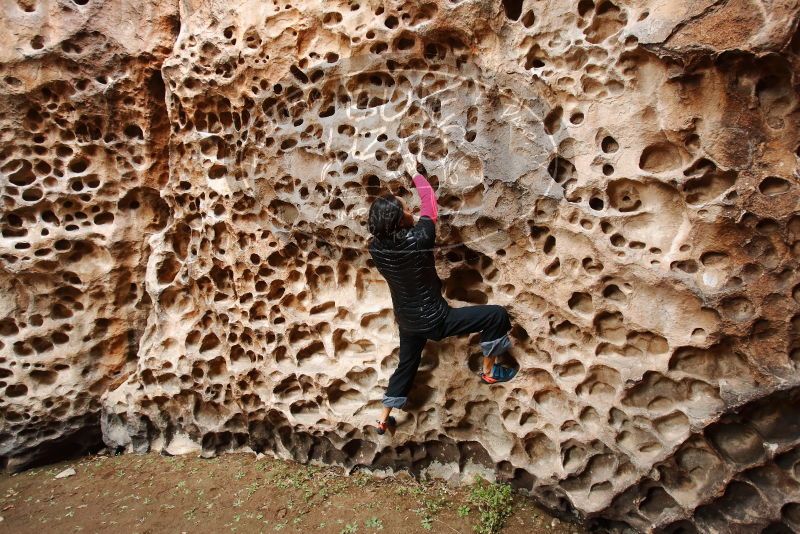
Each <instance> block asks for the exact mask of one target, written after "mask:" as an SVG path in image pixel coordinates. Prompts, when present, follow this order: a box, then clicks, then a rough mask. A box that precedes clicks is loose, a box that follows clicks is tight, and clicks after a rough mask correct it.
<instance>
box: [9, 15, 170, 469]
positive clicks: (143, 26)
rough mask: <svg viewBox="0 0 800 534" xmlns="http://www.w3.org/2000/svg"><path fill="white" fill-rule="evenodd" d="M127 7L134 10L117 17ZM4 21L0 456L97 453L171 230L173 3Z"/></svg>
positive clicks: (12, 463)
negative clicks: (168, 90) (104, 398)
mask: <svg viewBox="0 0 800 534" xmlns="http://www.w3.org/2000/svg"><path fill="white" fill-rule="evenodd" d="M126 6H128V7H126ZM139 8H140V9H141V12H142V13H144V14H146V15H147V16H146V17H142V18H140V19H138V20H137V18H136V17H135V16H134V11H132V10H131V9H130V6H129V4H128V3H126V2H105V3H103V2H96V1H94V0H92V1H90V2H80V3H79V2H72V1H42V0H19V1H8V2H3V4H2V7H0V10H1V11H0V12H1V13H2V16H0V35H2V37H1V38H0V176H1V179H2V207H1V208H0V213H2V218H0V230H1V231H2V237H0V283H2V287H3V288H4V291H3V292H2V295H0V386H2V388H3V392H2V395H1V396H0V421H2V423H0V457H1V458H2V459H3V461H2V464H5V465H6V467H8V468H16V467H17V466H22V465H25V464H29V463H31V462H36V461H40V460H43V459H46V458H47V457H50V456H52V455H54V454H55V455H59V454H69V453H70V452H73V451H74V452H80V450H81V449H82V448H84V447H85V446H86V445H88V444H90V443H92V442H97V440H98V438H99V436H100V432H99V414H100V395H101V394H102V393H103V392H104V391H106V390H107V389H108V388H109V387H110V386H111V385H112V384H118V383H120V382H121V381H122V380H124V378H125V376H126V374H127V373H130V372H132V371H134V370H135V369H136V359H137V354H138V350H139V339H140V338H141V335H142V332H143V329H144V326H145V322H146V320H147V315H148V314H149V312H150V309H151V304H150V296H149V294H148V293H147V290H146V288H145V279H144V274H145V267H146V264H147V259H148V257H149V255H150V245H149V244H148V241H147V239H148V237H149V236H150V235H152V234H153V233H154V232H155V231H156V230H158V229H159V228H162V227H163V226H164V225H165V224H166V223H167V219H168V217H169V211H168V206H167V204H166V203H165V202H164V201H163V200H161V199H160V198H159V189H160V188H161V187H162V186H164V185H165V184H166V183H167V177H168V173H169V170H168V161H167V153H166V148H167V138H168V136H169V121H168V120H167V117H166V106H165V103H164V93H165V89H164V83H163V81H162V78H161V73H160V64H161V62H162V61H163V60H164V58H165V57H166V55H167V54H168V53H169V50H170V48H171V45H172V43H173V42H174V40H175V37H176V35H177V29H178V19H177V13H176V7H175V5H174V2H173V3H171V2H155V1H153V2H140V3H139Z"/></svg>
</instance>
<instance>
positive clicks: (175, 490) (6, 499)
mask: <svg viewBox="0 0 800 534" xmlns="http://www.w3.org/2000/svg"><path fill="white" fill-rule="evenodd" d="M70 467H72V468H74V469H75V471H76V474H75V475H73V476H70V477H68V478H62V479H56V478H55V476H56V475H57V474H58V473H60V472H62V471H63V470H65V469H68V468H70ZM476 487H479V486H472V487H464V488H450V487H448V486H447V485H446V484H445V483H443V482H442V481H438V480H436V481H426V482H418V481H415V480H413V479H412V478H411V477H410V476H405V475H401V476H400V477H395V478H385V479H379V478H377V477H374V476H371V475H369V474H367V473H356V474H354V475H352V476H346V475H344V474H343V470H342V469H341V468H336V467H318V466H311V465H303V464H299V463H294V462H287V461H283V460H277V459H274V458H270V457H265V458H262V459H258V460H257V459H256V458H255V457H254V456H253V455H246V454H228V455H223V456H220V457H218V458H214V459H210V460H204V459H200V458H196V457H193V456H191V457H190V456H176V457H166V456H161V455H158V454H146V455H122V456H102V455H98V456H89V457H85V458H83V459H80V460H75V461H71V462H63V463H59V464H54V465H49V466H46V467H40V468H35V469H31V470H28V471H24V472H21V473H17V474H14V475H8V474H3V475H0V516H1V518H0V532H13V533H15V534H25V533H36V534H43V533H45V532H46V533H57V534H61V533H69V532H109V533H112V532H113V533H115V534H120V533H124V534H133V533H141V534H146V533H151V534H155V533H162V532H169V533H173V532H174V533H187V534H194V533H199V532H239V533H244V532H246V533H249V532H277V531H284V532H300V531H305V532H311V531H314V532H323V533H332V534H353V533H370V532H377V531H383V532H387V533H395V532H402V533H404V534H405V533H409V534H412V533H427V532H449V533H452V532H458V533H464V534H467V533H475V532H476V530H474V527H475V526H479V525H481V524H484V525H485V524H486V516H484V522H483V523H482V522H481V511H480V510H479V507H478V506H477V505H476V503H475V501H474V498H475V497H474V495H475V488H476ZM471 496H472V499H471ZM484 502H485V501H484ZM485 509H486V508H484V510H485ZM511 509H512V513H511V515H510V517H509V518H508V519H507V520H506V521H505V526H504V527H503V528H502V530H500V532H503V533H505V534H512V533H513V534H523V533H524V534H531V533H536V532H548V533H555V534H566V533H578V532H583V531H582V530H581V529H580V527H578V526H576V525H572V524H569V523H565V522H563V521H560V520H558V519H556V518H554V517H552V516H550V515H548V514H547V513H546V512H545V511H543V510H542V509H541V508H539V507H537V506H536V505H535V504H534V503H533V502H532V501H531V500H530V499H528V498H526V497H524V496H522V495H518V494H514V495H513V504H512V508H511Z"/></svg>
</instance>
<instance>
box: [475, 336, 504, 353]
mask: <svg viewBox="0 0 800 534" xmlns="http://www.w3.org/2000/svg"><path fill="white" fill-rule="evenodd" d="M510 346H511V340H510V339H508V334H506V335H504V336H503V337H501V338H498V339H495V340H493V341H482V342H481V351H483V355H484V356H498V355H500V354H503V353H504V352H505V351H507V350H508V348H509V347H510Z"/></svg>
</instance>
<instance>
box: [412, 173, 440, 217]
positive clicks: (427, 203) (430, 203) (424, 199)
mask: <svg viewBox="0 0 800 534" xmlns="http://www.w3.org/2000/svg"><path fill="white" fill-rule="evenodd" d="M413 180H414V187H416V189H417V194H418V195H419V203H420V217H430V218H431V220H433V222H436V219H437V217H438V216H439V210H438V207H437V206H436V192H435V191H434V190H433V187H431V184H430V183H428V180H427V179H426V178H425V177H424V176H422V175H421V174H415V175H414V179H413Z"/></svg>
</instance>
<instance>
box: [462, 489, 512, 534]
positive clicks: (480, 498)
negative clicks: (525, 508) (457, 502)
mask: <svg viewBox="0 0 800 534" xmlns="http://www.w3.org/2000/svg"><path fill="white" fill-rule="evenodd" d="M469 500H470V502H471V503H472V504H474V505H475V507H476V508H477V509H478V514H479V518H478V524H477V525H475V526H474V527H473V529H474V530H475V531H476V532H477V533H478V534H496V533H497V532H499V531H500V529H502V528H503V525H505V522H506V520H507V519H508V518H509V517H510V516H511V513H512V505H513V501H514V498H513V496H512V494H511V486H510V485H509V484H506V483H503V482H495V483H493V484H489V483H487V482H486V481H484V480H483V479H480V478H478V480H477V482H476V484H475V485H474V486H473V487H472V491H471V492H470V496H469Z"/></svg>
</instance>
